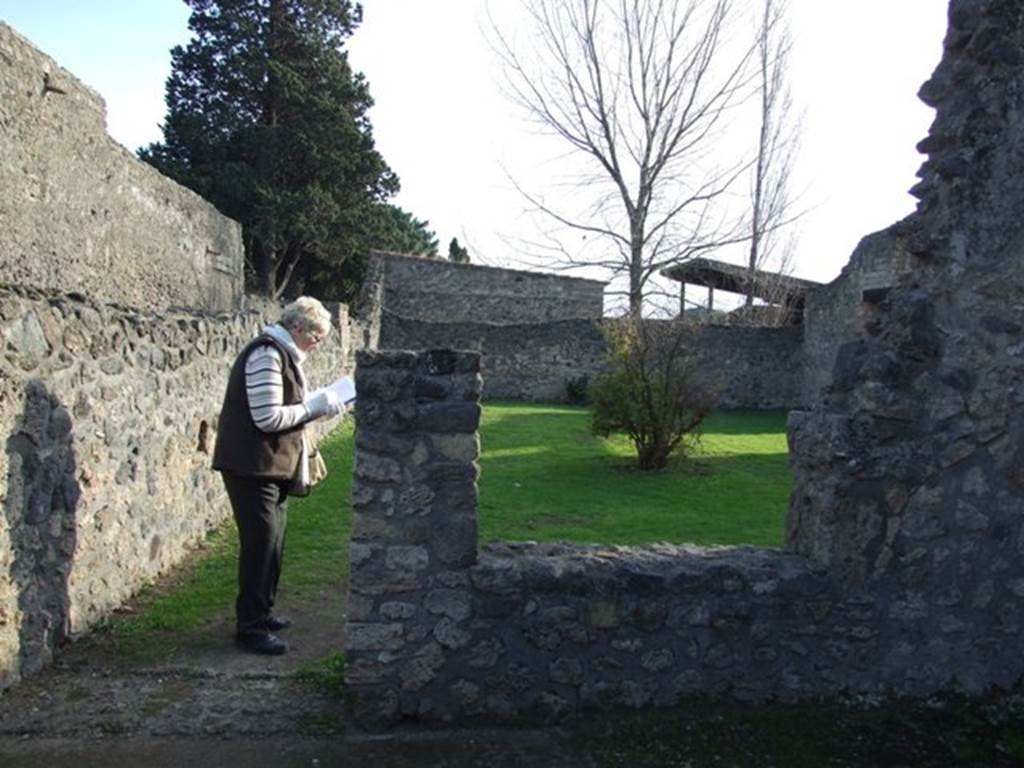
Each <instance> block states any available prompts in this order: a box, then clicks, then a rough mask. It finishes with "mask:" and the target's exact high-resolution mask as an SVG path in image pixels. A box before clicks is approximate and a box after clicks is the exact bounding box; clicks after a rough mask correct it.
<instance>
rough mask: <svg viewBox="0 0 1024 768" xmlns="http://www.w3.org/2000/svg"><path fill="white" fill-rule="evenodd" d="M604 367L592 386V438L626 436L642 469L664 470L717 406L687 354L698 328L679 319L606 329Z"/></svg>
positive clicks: (631, 321)
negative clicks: (621, 433)
mask: <svg viewBox="0 0 1024 768" xmlns="http://www.w3.org/2000/svg"><path fill="white" fill-rule="evenodd" d="M604 332H605V338H606V341H607V345H608V352H607V360H606V364H607V367H606V369H605V371H604V372H603V373H601V374H600V375H598V376H597V378H596V379H595V380H594V382H593V384H591V385H590V388H589V390H588V395H589V397H590V403H591V409H592V413H593V421H592V428H593V431H594V434H596V435H601V436H603V437H607V436H608V435H611V434H612V433H614V432H625V433H626V434H627V435H628V436H629V439H630V440H631V441H632V443H633V446H634V448H635V449H636V457H637V464H638V466H639V468H640V469H643V470H649V469H662V468H663V467H665V465H666V464H667V463H668V459H669V456H671V455H672V454H673V453H684V454H685V453H686V452H687V450H688V449H690V448H692V447H693V446H694V445H695V444H696V442H697V441H698V440H699V439H700V426H701V423H702V422H703V421H704V417H705V416H707V415H708V414H709V413H710V412H711V409H712V407H713V406H714V403H715V397H714V394H713V393H712V391H711V389H710V387H709V386H708V385H707V384H706V383H703V382H702V381H700V379H699V377H698V376H697V361H696V359H695V357H694V356H693V355H692V354H691V350H692V349H693V347H694V342H695V340H696V335H697V333H699V330H698V328H697V326H696V325H694V324H693V323H688V322H685V321H682V320H642V319H640V318H633V317H626V318H622V319H620V320H614V321H610V322H608V323H607V324H606V325H605V327H604Z"/></svg>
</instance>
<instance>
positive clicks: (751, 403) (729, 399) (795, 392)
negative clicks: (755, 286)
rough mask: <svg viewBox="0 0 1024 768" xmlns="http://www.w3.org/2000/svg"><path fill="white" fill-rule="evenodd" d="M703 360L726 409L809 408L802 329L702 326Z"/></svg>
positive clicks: (699, 352)
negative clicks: (803, 406) (806, 403)
mask: <svg viewBox="0 0 1024 768" xmlns="http://www.w3.org/2000/svg"><path fill="white" fill-rule="evenodd" d="M697 339H698V343H699V348H698V350H697V357H698V359H699V360H700V368H699V370H701V371H702V372H703V374H704V375H705V376H706V377H707V378H708V380H709V381H710V382H711V383H712V385H713V386H714V387H715V389H716V390H717V391H718V393H719V399H718V405H719V407H720V408H754V409H762V410H763V409H775V408H783V409H784V408H797V407H800V406H802V405H803V403H804V399H803V398H804V392H803V381H804V378H803V377H804V373H805V369H804V365H805V356H806V352H805V349H804V329H803V328H802V327H801V326H785V327H782V328H757V327H745V326H733V325H704V326H701V330H700V335H699V336H698V337H697Z"/></svg>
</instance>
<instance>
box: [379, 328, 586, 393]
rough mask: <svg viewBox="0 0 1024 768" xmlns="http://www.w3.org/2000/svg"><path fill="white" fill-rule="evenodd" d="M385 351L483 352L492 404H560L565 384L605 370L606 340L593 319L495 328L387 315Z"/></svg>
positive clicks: (487, 391)
mask: <svg viewBox="0 0 1024 768" xmlns="http://www.w3.org/2000/svg"><path fill="white" fill-rule="evenodd" d="M380 339H381V342H380V346H381V348H384V349H417V350H421V349H443V348H449V349H462V350H469V351H475V352H479V353H480V356H481V367H482V370H483V372H484V382H485V385H486V389H485V391H484V396H485V397H487V398H488V399H491V400H523V401H528V402H529V401H534V402H561V401H563V400H565V398H566V381H567V380H569V379H571V378H575V377H577V376H591V377H592V376H594V375H595V374H596V373H597V372H598V371H600V369H601V365H602V362H603V357H604V351H605V346H604V338H603V337H602V335H601V329H600V324H599V323H598V322H596V321H594V320H556V321H552V322H547V323H510V324H504V325H502V324H496V323H483V322H476V323H473V322H456V323H451V322H447V323H446V322H428V321H424V320H406V319H403V318H400V317H397V316H395V315H391V314H388V313H385V314H384V316H383V317H382V319H381V335H380Z"/></svg>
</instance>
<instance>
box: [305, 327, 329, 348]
mask: <svg viewBox="0 0 1024 768" xmlns="http://www.w3.org/2000/svg"><path fill="white" fill-rule="evenodd" d="M306 335H307V336H308V337H309V340H310V341H311V342H313V346H314V347H315V346H316V345H317V344H319V343H320V342H321V341H323V340H324V338H325V337H326V336H327V334H326V333H322V334H320V335H319V336H318V335H317V334H315V333H313V331H309V332H308V333H307V334H306Z"/></svg>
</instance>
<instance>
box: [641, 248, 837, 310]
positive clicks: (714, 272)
mask: <svg viewBox="0 0 1024 768" xmlns="http://www.w3.org/2000/svg"><path fill="white" fill-rule="evenodd" d="M661 274H663V275H664V276H665V277H668V278H670V279H672V280H678V281H679V282H680V283H687V284H690V285H703V286H707V287H708V288H713V289H717V290H721V291H729V292H730V293H740V294H743V295H746V293H747V291H748V290H749V289H750V287H751V283H753V291H752V293H753V295H754V297H755V298H758V299H762V300H763V301H767V302H770V303H779V299H780V297H785V303H787V304H795V305H799V306H803V300H804V296H805V295H806V293H807V291H809V290H812V289H814V288H818V287H820V286H821V285H822V283H816V282H814V281H813V280H802V279H800V278H797V277H789V276H788V275H782V274H779V273H778V272H765V271H763V270H760V269H757V270H754V273H753V280H752V281H751V273H750V270H749V269H747V268H746V267H743V266H739V265H737V264H728V263H726V262H724V261H715V260H713V259H699V258H698V259H689V260H688V261H684V262H683V263H682V264H676V265H674V266H671V267H666V268H665V269H663V270H661Z"/></svg>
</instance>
